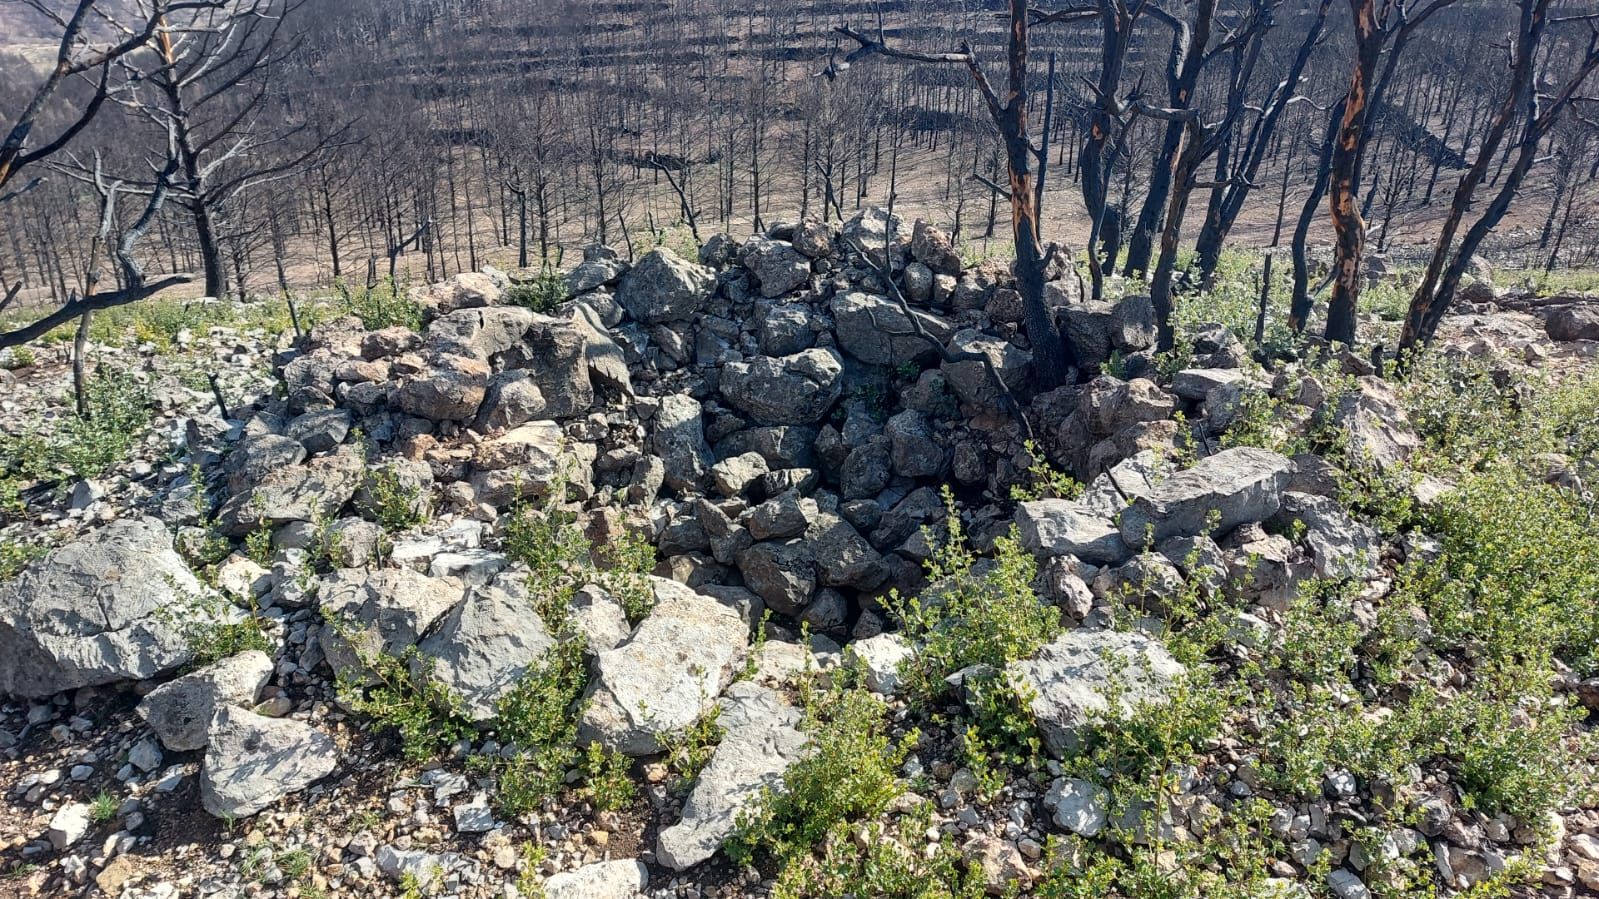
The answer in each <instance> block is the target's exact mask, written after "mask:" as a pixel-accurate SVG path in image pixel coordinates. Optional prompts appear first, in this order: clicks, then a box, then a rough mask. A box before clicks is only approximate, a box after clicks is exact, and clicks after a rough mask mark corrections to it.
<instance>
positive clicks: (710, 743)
mask: <svg viewBox="0 0 1599 899" xmlns="http://www.w3.org/2000/svg"><path fill="white" fill-rule="evenodd" d="M721 714H722V708H721V706H717V705H713V706H711V709H710V711H708V712H706V713H705V714H704V715H701V716H700V719H699V720H698V721H696V722H694V723H693V724H692V725H690V726H688V727H686V728H683V729H682V730H681V731H678V732H675V733H671V734H668V735H667V736H666V737H665V738H664V739H663V740H662V743H664V744H665V747H666V767H667V770H669V771H671V772H672V789H673V791H674V792H677V793H687V792H688V791H689V790H691V789H693V787H694V782H695V781H696V780H697V779H698V778H699V776H700V771H701V770H702V769H704V767H705V766H706V764H708V763H709V762H710V760H711V755H712V754H713V753H715V752H716V747H717V744H719V743H721V742H722V738H723V737H725V736H727V730H726V728H724V727H722V725H721V724H719V723H717V719H718V718H719V717H721Z"/></svg>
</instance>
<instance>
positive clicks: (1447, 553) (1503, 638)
mask: <svg viewBox="0 0 1599 899" xmlns="http://www.w3.org/2000/svg"><path fill="white" fill-rule="evenodd" d="M1426 525H1427V531H1428V532H1429V533H1431V534H1433V535H1434V536H1436V537H1437V538H1438V539H1439V540H1440V541H1441V542H1442V544H1443V555H1442V557H1441V558H1440V559H1439V560H1438V561H1437V562H1436V563H1423V564H1413V565H1410V566H1408V567H1406V568H1405V569H1404V570H1403V571H1401V573H1400V576H1399V580H1398V583H1397V584H1396V585H1395V590H1394V592H1395V595H1396V596H1397V597H1399V598H1400V601H1403V602H1409V603H1413V604H1415V605H1417V606H1419V607H1420V608H1422V609H1424V610H1426V612H1427V614H1428V617H1429V619H1430V620H1431V622H1432V626H1433V628H1434V629H1435V631H1436V632H1437V635H1438V637H1439V638H1442V640H1444V641H1447V644H1448V645H1450V646H1458V647H1461V648H1463V649H1465V650H1467V651H1468V652H1469V653H1470V655H1471V656H1474V657H1476V658H1478V659H1482V660H1484V661H1485V662H1487V663H1488V664H1489V665H1493V666H1503V667H1506V668H1515V667H1520V666H1525V665H1531V666H1537V667H1540V668H1541V667H1543V666H1545V665H1547V664H1548V661H1549V659H1550V657H1551V656H1552V657H1554V658H1558V659H1560V660H1561V661H1562V662H1564V663H1565V664H1568V665H1571V666H1572V667H1574V668H1576V669H1578V670H1579V671H1581V672H1583V673H1584V674H1594V673H1599V522H1596V521H1595V520H1594V519H1593V517H1592V515H1591V511H1590V507H1589V504H1588V503H1586V502H1584V501H1583V500H1582V499H1581V498H1580V497H1578V496H1576V495H1574V494H1572V493H1570V492H1569V491H1565V490H1561V489H1559V488H1556V487H1551V486H1549V485H1547V484H1543V483H1539V482H1535V481H1533V480H1532V479H1531V478H1530V477H1529V476H1528V475H1526V474H1525V473H1523V472H1520V471H1516V470H1513V469H1510V468H1500V469H1496V470H1493V471H1490V472H1485V473H1483V474H1481V475H1477V476H1473V477H1470V478H1468V479H1466V480H1465V481H1464V482H1463V483H1462V484H1461V485H1460V486H1459V488H1458V489H1456V490H1455V491H1453V492H1452V493H1450V494H1449V495H1447V496H1446V497H1445V498H1444V499H1443V500H1442V501H1441V502H1440V503H1439V504H1438V506H1437V507H1436V509H1434V510H1432V511H1430V512H1429V513H1428V514H1427V515H1426Z"/></svg>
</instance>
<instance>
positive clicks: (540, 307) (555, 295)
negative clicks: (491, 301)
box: [505, 271, 567, 315]
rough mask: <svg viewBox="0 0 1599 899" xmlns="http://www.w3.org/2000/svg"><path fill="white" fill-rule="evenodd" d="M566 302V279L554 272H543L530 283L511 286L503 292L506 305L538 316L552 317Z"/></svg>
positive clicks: (525, 282)
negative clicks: (532, 312) (535, 313)
mask: <svg viewBox="0 0 1599 899" xmlns="http://www.w3.org/2000/svg"><path fill="white" fill-rule="evenodd" d="M566 300H567V290H566V279H565V278H563V277H561V275H560V273H558V272H554V271H546V272H543V273H542V274H540V275H539V276H538V277H537V278H535V279H533V280H532V281H523V282H521V283H519V284H512V285H511V286H510V288H509V289H507V290H506V291H505V302H506V303H507V304H508V305H512V306H521V307H523V308H524V309H531V310H533V311H534V312H537V313H538V314H540V315H554V314H555V313H556V312H558V311H560V308H561V304H562V303H564V302H566Z"/></svg>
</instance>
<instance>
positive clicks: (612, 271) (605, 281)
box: [566, 257, 627, 297]
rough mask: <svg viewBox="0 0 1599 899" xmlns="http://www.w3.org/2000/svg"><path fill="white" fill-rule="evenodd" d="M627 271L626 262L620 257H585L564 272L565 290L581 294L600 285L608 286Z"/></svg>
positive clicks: (573, 293) (575, 294)
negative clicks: (575, 265)
mask: <svg viewBox="0 0 1599 899" xmlns="http://www.w3.org/2000/svg"><path fill="white" fill-rule="evenodd" d="M626 273H627V263H625V262H623V261H622V260H620V259H614V258H608V257H596V258H594V259H585V260H583V261H582V262H581V263H579V264H578V266H577V268H574V269H572V270H571V271H569V272H567V273H566V292H567V294H569V295H571V296H574V297H575V296H581V295H583V294H585V293H588V292H589V291H591V290H594V289H596V288H600V287H609V286H611V285H613V284H615V283H616V282H617V281H620V280H621V279H622V276H623V275H624V274H626Z"/></svg>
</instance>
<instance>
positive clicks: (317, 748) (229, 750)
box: [200, 707, 339, 820]
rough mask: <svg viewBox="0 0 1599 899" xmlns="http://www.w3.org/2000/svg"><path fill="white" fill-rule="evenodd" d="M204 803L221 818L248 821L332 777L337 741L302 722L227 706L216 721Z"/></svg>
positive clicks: (206, 767) (209, 745) (204, 773)
mask: <svg viewBox="0 0 1599 899" xmlns="http://www.w3.org/2000/svg"><path fill="white" fill-rule="evenodd" d="M206 743H207V749H206V753H205V764H204V766H203V767H202V769H201V772H200V804H201V805H203V806H204V807H205V810H206V811H208V812H210V813H211V814H213V815H216V816H217V817H218V818H226V819H229V820H232V819H234V818H248V817H250V816H251V815H254V814H255V813H257V812H259V811H261V810H262V809H265V808H266V807H267V806H269V805H271V804H273V803H274V802H277V801H278V800H279V799H282V798H283V797H284V796H287V795H288V794H290V793H293V792H296V791H298V790H303V789H305V788H306V787H308V786H310V785H311V784H312V783H314V782H316V781H318V780H321V779H322V778H324V777H327V776H328V775H329V774H332V773H333V769H334V768H335V767H336V766H337V764H338V760H339V751H338V748H337V747H335V746H334V745H333V739H332V738H331V737H329V736H328V735H327V734H325V733H323V732H322V731H319V730H317V729H316V728H314V727H312V726H311V725H309V724H306V723H304V722H302V721H295V720H292V719H287V718H268V717H266V716H264V715H257V714H256V713H254V712H251V711H247V710H245V709H239V708H232V707H224V708H222V709H220V710H218V712H217V715H216V717H215V718H214V719H212V721H211V727H210V731H209V734H208V735H207V738H206Z"/></svg>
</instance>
